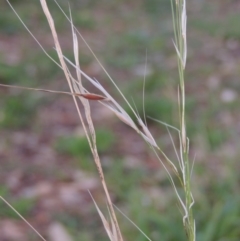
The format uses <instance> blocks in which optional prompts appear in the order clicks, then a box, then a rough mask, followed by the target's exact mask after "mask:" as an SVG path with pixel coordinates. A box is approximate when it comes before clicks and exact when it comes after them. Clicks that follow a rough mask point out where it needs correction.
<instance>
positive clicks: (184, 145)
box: [171, 0, 196, 241]
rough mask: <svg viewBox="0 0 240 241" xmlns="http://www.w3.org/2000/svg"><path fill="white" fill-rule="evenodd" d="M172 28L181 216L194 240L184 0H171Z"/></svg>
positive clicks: (188, 234)
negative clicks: (177, 88) (187, 126)
mask: <svg viewBox="0 0 240 241" xmlns="http://www.w3.org/2000/svg"><path fill="white" fill-rule="evenodd" d="M171 8H172V18H173V29H174V37H175V42H174V45H175V49H176V52H177V57H178V72H179V86H180V88H179V90H180V93H179V113H180V118H179V121H180V135H179V138H180V153H181V156H180V158H182V160H181V167H182V168H181V171H182V180H183V182H182V183H183V189H184V193H185V208H186V213H185V215H184V217H183V225H184V228H185V231H186V234H187V237H188V240H189V241H195V239H196V237H195V220H194V216H193V211H192V206H193V204H194V200H193V196H192V191H191V168H190V162H189V149H188V139H187V134H186V113H185V79H184V73H185V67H186V56H187V38H186V21H187V14H186V0H175V2H174V0H171Z"/></svg>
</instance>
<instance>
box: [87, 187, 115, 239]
mask: <svg viewBox="0 0 240 241" xmlns="http://www.w3.org/2000/svg"><path fill="white" fill-rule="evenodd" d="M88 192H89V191H88ZM89 194H90V196H91V198H92V200H93V203H94V205H95V207H96V209H97V211H98V214H99V216H100V218H101V220H102V223H103V226H104V228H105V230H106V232H107V235H108V237H109V239H110V240H111V241H117V239H116V238H115V237H116V236H115V235H114V233H112V230H111V227H110V225H109V223H108V221H107V220H106V218H105V217H104V215H103V213H102V212H101V210H100V209H99V207H98V205H97V203H96V202H95V200H94V198H93V196H92V194H91V193H90V192H89ZM110 213H111V212H110ZM112 225H113V226H114V227H115V225H114V222H112ZM115 230H116V228H115Z"/></svg>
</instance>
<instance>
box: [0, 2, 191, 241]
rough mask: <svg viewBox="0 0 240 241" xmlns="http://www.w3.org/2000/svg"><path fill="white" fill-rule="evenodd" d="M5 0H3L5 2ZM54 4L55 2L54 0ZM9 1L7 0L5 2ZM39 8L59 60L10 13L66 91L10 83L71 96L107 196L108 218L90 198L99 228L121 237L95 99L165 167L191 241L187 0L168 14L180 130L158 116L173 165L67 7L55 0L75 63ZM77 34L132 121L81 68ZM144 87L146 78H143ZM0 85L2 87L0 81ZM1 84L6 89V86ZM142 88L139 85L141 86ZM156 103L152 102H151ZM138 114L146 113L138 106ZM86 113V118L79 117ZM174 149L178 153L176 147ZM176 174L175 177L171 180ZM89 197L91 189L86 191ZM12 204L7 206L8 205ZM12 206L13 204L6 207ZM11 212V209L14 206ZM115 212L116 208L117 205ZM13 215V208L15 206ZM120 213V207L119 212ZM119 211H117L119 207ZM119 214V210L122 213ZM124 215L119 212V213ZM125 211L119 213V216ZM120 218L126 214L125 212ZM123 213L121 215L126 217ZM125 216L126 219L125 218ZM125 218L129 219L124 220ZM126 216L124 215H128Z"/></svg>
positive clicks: (113, 238)
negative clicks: (66, 23) (93, 90)
mask: <svg viewBox="0 0 240 241" xmlns="http://www.w3.org/2000/svg"><path fill="white" fill-rule="evenodd" d="M7 2H8V1H7ZM55 2H56V1H55ZM8 3H9V2H8ZM40 3H41V6H42V10H43V12H44V14H45V16H46V18H47V21H48V24H49V26H50V29H51V32H52V36H53V39H54V44H55V50H56V52H57V55H58V60H59V62H57V61H55V60H53V59H52V57H51V56H50V55H49V54H48V53H47V52H46V50H45V49H44V48H43V47H42V45H41V44H40V43H39V42H38V40H37V39H36V38H35V37H34V35H33V34H32V33H31V32H30V30H29V29H28V28H27V26H26V25H25V24H24V23H23V22H22V20H21V18H20V17H19V16H18V14H17V13H16V12H15V10H14V9H13V7H12V6H11V5H10V3H9V5H10V6H11V7H12V9H13V11H14V12H15V14H16V15H17V16H18V18H19V20H20V21H21V22H22V23H23V25H24V27H25V28H26V29H27V31H28V32H29V33H30V34H31V36H32V37H33V38H34V39H35V41H36V42H37V43H38V44H39V46H40V47H41V48H42V50H43V52H44V53H45V54H46V55H47V56H48V57H49V58H50V59H51V60H52V61H53V62H54V63H55V64H56V65H57V66H58V67H59V68H61V69H62V70H63V73H64V75H65V78H66V81H67V84H68V86H69V90H70V92H62V91H53V90H45V89H36V88H25V87H18V86H12V87H15V88H24V89H28V90H36V91H45V92H50V93H59V94H67V95H71V96H72V98H73V102H74V104H75V106H76V110H77V113H78V115H79V119H80V122H81V124H82V126H83V129H84V131H85V135H86V138H87V140H88V144H89V146H90V149H91V152H92V155H93V158H94V161H95V164H96V167H97V170H98V174H99V178H100V180H101V183H102V187H103V190H104V194H105V196H106V200H107V207H108V210H109V221H108V219H107V218H106V217H105V216H104V214H103V213H102V212H101V210H100V209H99V207H98V205H97V203H96V202H95V200H94V198H93V197H92V196H91V197H92V199H93V202H94V204H95V207H96V209H97V212H98V214H99V216H100V218H101V220H102V223H103V226H104V228H105V230H106V233H107V235H108V237H109V239H110V240H111V241H123V237H122V234H121V229H120V227H119V224H118V221H117V218H116V214H115V208H114V204H113V203H112V200H111V197H110V194H109V191H108V188H107V183H106V181H105V176H104V173H103V169H102V165H101V160H100V157H99V154H98V147H97V144H96V132H95V127H94V125H93V121H92V117H91V108H90V103H89V100H95V101H99V103H100V104H102V105H103V106H105V107H106V108H108V109H109V110H110V111H112V112H113V113H114V114H115V115H116V116H117V117H118V118H119V120H120V121H122V122H124V123H125V124H127V125H128V126H130V127H131V128H132V129H133V130H134V131H136V132H137V133H138V134H139V135H140V136H141V137H142V138H143V140H144V141H145V142H146V143H147V144H148V146H149V148H150V149H152V151H153V153H154V154H155V155H156V157H157V159H158V160H159V162H160V163H161V164H162V166H163V167H164V169H165V170H166V172H167V174H168V177H169V180H170V183H171V184H172V186H173V190H174V192H175V194H176V197H177V200H178V203H179V209H180V211H181V213H182V216H183V218H182V220H183V226H184V228H185V231H186V234H187V238H188V240H189V241H195V239H196V238H195V236H196V230H195V229H196V228H195V220H194V216H193V212H192V207H193V204H194V199H193V195H192V191H191V175H192V169H193V163H190V160H189V139H188V137H187V131H186V121H185V119H186V118H185V81H184V72H185V68H186V62H187V61H186V60H187V27H186V26H187V15H186V1H185V0H171V7H172V16H173V29H174V41H173V46H174V47H175V50H176V53H177V62H178V71H179V87H178V106H179V128H176V127H173V126H171V125H168V124H167V123H163V122H161V121H159V120H156V121H158V122H159V123H161V124H163V125H165V126H166V128H167V130H168V133H169V138H170V139H171V141H172V145H173V150H174V152H175V154H176V157H177V160H178V163H177V164H176V163H174V162H173V161H172V160H170V158H168V156H167V155H166V154H165V153H164V151H163V150H162V149H161V147H159V146H158V144H157V142H156V141H155V139H154V137H153V135H152V134H151V132H150V130H149V129H148V126H147V124H146V117H145V114H144V119H143V120H142V119H141V118H140V116H139V114H138V112H137V111H136V110H135V108H134V106H132V105H131V104H130V103H129V101H128V100H127V98H126V97H125V96H124V95H123V93H122V92H121V90H120V89H119V88H118V86H117V84H116V83H115V82H114V81H113V79H112V78H111V76H110V75H109V74H108V72H107V71H106V69H105V68H104V67H103V65H102V64H101V63H100V61H99V60H98V58H97V56H96V55H95V54H94V52H93V51H92V49H91V48H90V46H89V45H88V44H87V42H86V41H85V39H84V38H83V36H82V35H81V34H80V32H79V31H78V30H77V29H76V28H75V26H74V24H73V21H72V16H71V11H70V10H69V12H70V13H69V16H68V15H67V14H66V13H65V12H64V11H63V9H62V8H61V6H60V5H59V4H58V3H57V2H56V4H57V6H58V7H59V9H60V10H61V11H62V13H63V14H64V16H65V17H66V19H67V20H68V21H69V23H70V26H71V30H72V39H73V53H74V62H73V61H71V60H69V59H68V58H66V57H65V56H64V54H63V52H62V49H61V46H60V43H59V39H58V34H57V32H56V29H55V25H54V19H53V18H52V15H51V13H50V11H49V9H48V6H47V3H46V1H45V0H40ZM78 36H79V37H80V38H81V39H82V40H83V41H84V43H85V44H86V45H87V47H88V48H89V50H90V52H91V53H92V54H93V56H94V57H95V59H96V60H97V61H98V63H99V64H100V66H101V67H102V69H103V71H104V72H105V73H106V75H107V76H108V78H109V80H110V81H111V82H112V84H113V86H114V87H115V88H116V89H117V91H118V92H119V94H120V95H121V96H122V98H123V100H124V101H125V102H126V104H127V105H128V106H129V108H130V109H131V111H132V113H133V116H134V118H135V119H132V118H131V117H130V115H129V114H128V113H127V112H126V111H125V110H124V109H123V108H122V106H121V105H120V104H119V103H118V102H117V101H116V100H115V98H114V97H113V96H111V94H110V93H109V92H108V91H107V90H106V89H105V88H104V87H103V86H102V85H101V83H100V82H98V81H97V80H96V79H93V78H91V77H90V76H88V75H87V73H85V72H83V71H82V69H81V66H80V63H79V49H78ZM69 66H72V67H74V69H75V71H76V76H77V78H74V77H73V75H72V74H71V72H70V70H69ZM82 78H85V79H86V80H88V81H89V83H90V84H92V85H93V86H94V87H96V88H97V89H98V91H99V92H100V93H101V94H100V95H99V94H93V93H90V92H88V91H87V89H86V88H85V87H84V86H83V85H82ZM144 85H145V80H144ZM2 86H4V85H2ZM5 86H6V87H9V86H7V85H5ZM143 90H144V88H143ZM77 98H78V99H79V100H80V102H81V103H82V105H83V107H84V111H83V112H81V111H80V108H79V106H78V103H77ZM144 98H145V97H144V91H143V102H144ZM156 104H157V103H156ZM143 113H145V111H144V110H143ZM84 117H85V118H84ZM135 121H136V122H137V123H138V125H137V124H136V123H135ZM170 129H173V130H174V131H176V132H177V134H178V137H179V143H180V145H179V146H178V147H177V146H176V145H175V143H174V141H173V138H172V136H171V132H170ZM178 150H179V151H178ZM174 175H176V176H177V177H178V178H177V179H176V178H175V176H174ZM175 179H176V180H177V181H179V182H180V184H181V186H182V189H183V190H184V195H181V194H180V192H179V189H178V188H177V186H179V185H177V184H176V183H175ZM90 195H91V193H90ZM1 199H2V200H3V201H4V202H5V203H6V204H7V205H10V204H8V203H7V201H6V200H5V199H3V198H2V197H1ZM10 207H11V206H10ZM11 208H12V209H13V207H11ZM13 210H14V209H13ZM117 210H119V209H117ZM14 211H15V212H16V213H17V211H16V210H14ZM119 211H120V210H119ZM120 212H121V211H120ZM121 213H122V212H121ZM17 214H18V215H19V216H20V217H21V218H22V219H23V220H24V221H25V222H26V223H27V224H28V225H29V226H30V227H31V228H32V229H33V230H34V231H35V232H36V233H37V234H38V235H39V237H41V238H42V239H43V240H45V239H44V238H43V237H42V236H41V235H40V234H39V233H38V232H37V231H36V230H35V229H34V228H33V227H32V226H31V224H29V223H28V222H27V221H26V220H25V219H24V218H23V217H22V216H21V215H20V214H19V213H17ZM122 214H123V213H122ZM123 215H124V214H123ZM124 216H125V215H124ZM125 217H126V216H125ZM126 218H127V217H126ZM127 219H128V218H127ZM128 220H129V219H128ZM129 221H130V222H131V223H132V224H133V225H134V226H135V227H137V225H136V224H134V222H133V221H131V220H129ZM137 228H138V229H139V231H140V232H142V233H143V231H142V230H141V229H140V228H139V227H137ZM143 235H144V236H145V237H146V238H147V239H148V240H150V239H149V238H148V237H147V234H144V233H143Z"/></svg>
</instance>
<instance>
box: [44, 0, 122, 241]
mask: <svg viewBox="0 0 240 241" xmlns="http://www.w3.org/2000/svg"><path fill="white" fill-rule="evenodd" d="M40 2H41V5H42V9H43V11H44V14H45V16H46V17H47V20H48V23H49V26H50V29H51V32H52V35H53V39H54V43H55V46H56V51H57V54H58V58H59V60H60V63H61V66H62V69H63V71H64V74H65V77H66V79H67V82H68V84H69V87H70V90H71V93H73V92H74V91H73V88H74V85H73V83H72V81H71V76H70V72H69V70H68V68H67V65H66V63H65V60H64V57H63V54H62V50H61V47H60V44H59V41H58V36H57V32H56V29H55V26H54V21H53V18H52V16H51V14H50V12H49V10H48V7H47V3H46V1H45V0H40ZM73 35H74V33H73ZM73 37H75V35H74V36H73ZM74 40H76V39H75V38H74ZM74 48H75V49H77V46H76V42H74ZM76 56H77V53H76V51H75V58H76ZM77 64H78V62H77ZM78 78H79V81H81V79H80V76H79V73H78ZM73 98H74V102H75V105H76V106H77V103H76V97H75V96H74V95H73ZM83 103H84V107H85V113H86V117H87V122H88V125H89V130H90V136H91V141H90V140H89V139H88V140H89V145H90V148H91V150H92V154H93V157H94V161H95V163H96V166H97V170H98V173H99V176H100V180H101V183H102V186H103V189H104V192H105V195H106V198H107V202H108V205H109V209H110V213H111V217H112V219H113V223H114V225H115V228H116V232H117V240H116V241H123V238H122V235H121V231H120V228H119V225H118V221H117V218H116V214H115V211H114V208H113V204H112V201H111V198H110V194H109V192H108V189H107V185H106V182H105V177H104V173H103V170H102V166H101V162H100V158H99V155H98V151H97V145H96V134H95V130H94V125H93V123H92V119H91V116H90V107H89V104H88V102H86V100H85V101H83ZM77 109H78V107H77ZM79 116H81V114H79ZM80 118H81V117H80ZM86 135H87V133H86ZM87 136H88V135H87Z"/></svg>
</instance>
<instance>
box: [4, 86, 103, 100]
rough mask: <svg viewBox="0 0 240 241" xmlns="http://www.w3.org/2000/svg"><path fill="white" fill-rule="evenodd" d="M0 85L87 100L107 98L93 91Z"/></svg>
mask: <svg viewBox="0 0 240 241" xmlns="http://www.w3.org/2000/svg"><path fill="white" fill-rule="evenodd" d="M0 86H2V87H7V88H16V89H22V90H34V91H42V92H47V93H54V94H64V95H70V96H80V97H83V98H85V99H88V100H101V101H103V100H107V99H106V97H104V96H102V95H98V94H94V93H86V94H78V93H75V92H73V93H70V92H66V91H58V90H47V89H38V88H30V87H22V86H17V85H5V84H0Z"/></svg>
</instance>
